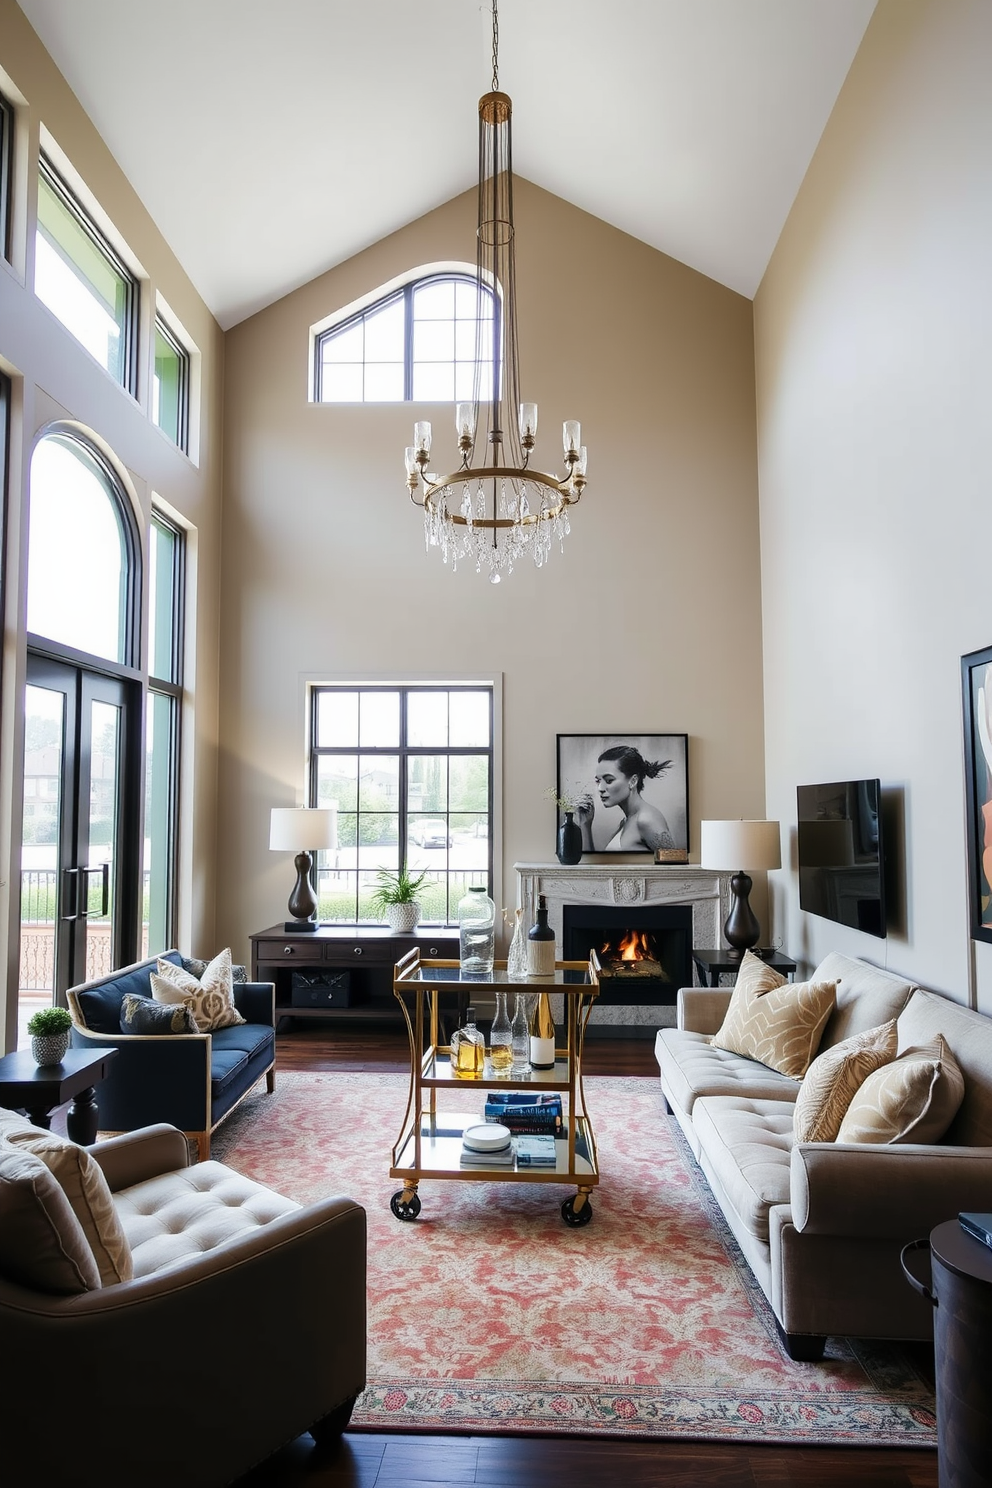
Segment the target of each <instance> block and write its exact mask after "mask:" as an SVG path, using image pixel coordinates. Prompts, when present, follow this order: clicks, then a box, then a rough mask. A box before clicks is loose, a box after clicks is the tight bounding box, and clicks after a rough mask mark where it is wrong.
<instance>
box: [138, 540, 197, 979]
mask: <svg viewBox="0 0 992 1488" xmlns="http://www.w3.org/2000/svg"><path fill="white" fill-rule="evenodd" d="M148 558H149V563H148V580H149V581H148V589H149V596H148V598H149V617H148V692H147V696H146V700H145V817H144V819H145V844H144V875H143V878H144V881H143V893H142V955H145V956H147V955H154V954H155V953H156V952H158V951H164V950H167V949H168V947H169V946H173V945H175V943H176V873H177V862H178V856H177V854H178V821H179V736H180V725H181V720H182V711H181V710H182V692H183V610H184V605H185V568H186V539H185V534H184V533H183V532H181V531H180V529H179V528H178V527H175V526H173V524H172V523H171V522H169V521H168V520H167V519H166V518H165V517H163V516H162V515H161V514H160V513H158V512H155V513H154V514H153V516H152V523H151V532H150V535H149V549H148Z"/></svg>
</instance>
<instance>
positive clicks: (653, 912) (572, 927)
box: [562, 904, 692, 1006]
mask: <svg viewBox="0 0 992 1488" xmlns="http://www.w3.org/2000/svg"><path fill="white" fill-rule="evenodd" d="M562 948H563V952H564V955H565V957H566V959H569V960H579V961H582V960H585V959H586V957H587V956H588V955H589V952H590V951H591V950H595V951H596V953H597V955H598V956H599V961H600V966H601V968H602V977H601V980H600V994H599V999H598V1000H599V1004H600V1006H603V1005H609V1004H611V1003H612V1004H614V1005H621V1004H642V1005H652V1004H655V1005H665V1004H674V1002H675V997H676V994H677V992H678V989H679V988H680V987H689V986H691V985H692V909H691V907H690V906H689V905H670V904H664V905H663V904H659V905H648V904H642V905H630V906H621V905H603V904H566V905H565V906H564V907H563V910H562Z"/></svg>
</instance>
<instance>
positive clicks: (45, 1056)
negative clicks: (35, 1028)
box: [31, 1032, 69, 1066]
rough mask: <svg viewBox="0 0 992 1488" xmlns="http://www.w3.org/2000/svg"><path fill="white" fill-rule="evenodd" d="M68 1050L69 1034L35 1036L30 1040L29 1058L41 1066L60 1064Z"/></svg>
mask: <svg viewBox="0 0 992 1488" xmlns="http://www.w3.org/2000/svg"><path fill="white" fill-rule="evenodd" d="M68 1048H69V1034H68V1032H66V1033H50V1034H42V1035H38V1034H35V1035H34V1036H33V1037H32V1039H31V1057H32V1059H33V1060H34V1062H35V1064H40V1065H42V1066H45V1065H50V1064H61V1063H62V1061H63V1059H64V1058H65V1056H66V1051H67V1050H68Z"/></svg>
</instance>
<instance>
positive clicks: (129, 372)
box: [34, 155, 138, 394]
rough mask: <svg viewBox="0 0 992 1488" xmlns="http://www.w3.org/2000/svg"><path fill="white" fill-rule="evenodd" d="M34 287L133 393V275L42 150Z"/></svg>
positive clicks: (135, 303)
mask: <svg viewBox="0 0 992 1488" xmlns="http://www.w3.org/2000/svg"><path fill="white" fill-rule="evenodd" d="M34 288H35V294H37V296H38V298H39V299H40V300H42V301H43V302H44V303H45V304H46V305H47V306H48V308H49V310H51V311H52V312H53V313H54V314H55V315H57V316H58V318H59V320H60V321H61V322H62V324H63V325H64V326H65V328H66V330H67V331H69V332H71V334H72V335H73V336H75V338H76V340H77V341H78V342H79V343H80V345H82V346H85V348H86V350H87V351H88V352H89V353H90V355H91V356H94V357H96V359H97V361H98V362H99V363H100V365H101V366H102V367H106V369H107V371H108V372H109V373H110V375H111V376H112V377H113V378H114V379H115V380H116V381H117V382H119V383H120V385H121V387H123V388H126V389H127V391H128V392H129V393H132V394H133V393H134V392H135V385H134V372H135V361H136V358H135V347H136V338H137V311H138V283H137V280H136V279H135V278H134V276H133V275H132V274H131V273H130V271H129V270H128V269H127V267H126V266H125V264H124V263H123V261H122V260H121V258H120V257H119V256H118V254H117V253H116V252H115V251H114V249H113V248H112V247H111V246H110V244H109V243H108V242H107V239H106V238H105V237H104V236H103V234H102V233H101V232H100V230H99V228H98V227H97V226H96V223H95V222H93V221H92V219H91V218H90V217H89V216H88V215H87V213H86V212H85V211H84V210H83V208H82V207H81V206H80V204H79V202H78V201H77V200H76V198H75V197H74V196H73V194H72V192H71V191H70V190H69V188H68V186H67V185H66V184H65V182H64V181H63V180H62V178H61V176H60V175H59V174H58V172H57V171H56V170H55V167H54V166H53V165H52V163H51V161H49V160H48V159H46V157H45V156H44V155H43V156H42V157H41V168H40V173H39V178H38V232H37V237H36V244H35V269H34Z"/></svg>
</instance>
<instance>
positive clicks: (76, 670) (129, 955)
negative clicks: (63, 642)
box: [21, 655, 140, 1007]
mask: <svg viewBox="0 0 992 1488" xmlns="http://www.w3.org/2000/svg"><path fill="white" fill-rule="evenodd" d="M137 698H138V689H137V685H136V684H135V683H132V682H130V681H127V680H125V679H123V678H119V677H113V676H108V675H106V674H104V673H101V672H97V671H95V670H90V669H89V668H87V667H83V666H77V665H73V664H71V663H67V662H62V661H56V660H53V659H51V658H49V657H44V656H38V655H29V657H28V667H27V685H26V688H25V734H24V815H23V830H22V848H21V1002H22V1005H24V1004H31V1005H33V1006H35V1007H37V1006H40V1005H43V1004H44V1003H45V1002H48V1003H51V1002H53V1001H54V1002H58V1003H62V1004H64V1002H65V991H66V988H67V987H71V986H74V985H75V984H76V983H78V982H82V981H87V980H89V979H90V978H91V977H96V976H100V975H102V974H103V973H104V972H107V971H110V970H111V969H112V968H113V967H115V966H120V965H123V964H125V963H126V962H128V961H131V960H134V958H135V953H136V943H137V925H138V895H139V892H140V873H139V863H140V859H139V855H138V829H139V812H138V809H137V808H138V791H137V781H138V778H139V775H138V771H137V768H136V766H137V749H138V744H139V738H138V726H137V725H138V707H137Z"/></svg>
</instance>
